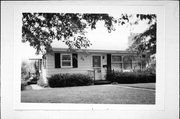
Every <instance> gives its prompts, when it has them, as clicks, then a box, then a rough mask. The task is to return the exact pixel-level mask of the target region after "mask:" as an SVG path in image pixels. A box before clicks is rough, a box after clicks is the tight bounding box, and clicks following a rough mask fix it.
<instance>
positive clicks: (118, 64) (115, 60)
mask: <svg viewBox="0 0 180 119" xmlns="http://www.w3.org/2000/svg"><path fill="white" fill-rule="evenodd" d="M111 59H112V69H113V70H115V71H121V70H122V56H120V55H112V58H111Z"/></svg>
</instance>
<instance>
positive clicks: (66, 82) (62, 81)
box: [48, 73, 93, 87]
mask: <svg viewBox="0 0 180 119" xmlns="http://www.w3.org/2000/svg"><path fill="white" fill-rule="evenodd" d="M92 83H93V80H92V78H91V77H90V76H88V75H84V74H68V73H66V74H55V75H52V76H51V77H50V78H48V84H49V86H50V87H69V86H85V85H91V84H92Z"/></svg>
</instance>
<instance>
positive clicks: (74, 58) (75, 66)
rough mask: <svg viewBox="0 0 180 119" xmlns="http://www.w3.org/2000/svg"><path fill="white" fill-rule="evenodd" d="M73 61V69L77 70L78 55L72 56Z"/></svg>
mask: <svg viewBox="0 0 180 119" xmlns="http://www.w3.org/2000/svg"><path fill="white" fill-rule="evenodd" d="M72 59H73V62H72V63H73V68H77V67H78V54H76V53H73V54H72Z"/></svg>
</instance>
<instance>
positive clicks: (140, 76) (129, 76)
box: [106, 71, 156, 83]
mask: <svg viewBox="0 0 180 119" xmlns="http://www.w3.org/2000/svg"><path fill="white" fill-rule="evenodd" d="M106 80H108V81H111V82H117V83H148V82H156V75H155V74H152V73H148V72H143V71H142V72H116V71H112V72H108V73H107V75H106Z"/></svg>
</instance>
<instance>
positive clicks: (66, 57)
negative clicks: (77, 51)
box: [62, 55, 71, 60]
mask: <svg viewBox="0 0 180 119" xmlns="http://www.w3.org/2000/svg"><path fill="white" fill-rule="evenodd" d="M62 60H71V55H62Z"/></svg>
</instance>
